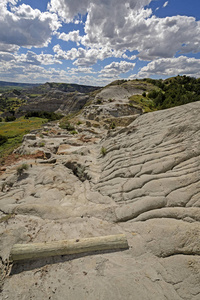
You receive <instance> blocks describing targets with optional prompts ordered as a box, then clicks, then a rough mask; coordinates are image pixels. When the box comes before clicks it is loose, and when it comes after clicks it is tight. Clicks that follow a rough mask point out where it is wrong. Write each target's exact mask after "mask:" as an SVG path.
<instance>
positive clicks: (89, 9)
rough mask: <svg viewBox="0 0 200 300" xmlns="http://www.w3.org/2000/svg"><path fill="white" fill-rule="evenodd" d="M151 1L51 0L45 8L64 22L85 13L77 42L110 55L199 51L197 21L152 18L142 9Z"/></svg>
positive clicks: (147, 55)
mask: <svg viewBox="0 0 200 300" xmlns="http://www.w3.org/2000/svg"><path fill="white" fill-rule="evenodd" d="M152 1H153V0H141V1H138V0H126V1H125V2H124V1H121V0H106V1H95V0H82V1H79V0H73V1H69V0H51V2H50V3H51V5H50V6H49V7H50V10H51V11H56V12H58V14H59V15H61V16H62V17H63V18H64V19H65V20H66V22H69V21H73V19H74V18H76V16H77V15H78V14H79V13H80V14H86V13H87V18H86V22H85V27H84V30H85V33H86V34H85V35H84V36H83V37H82V39H80V40H78V41H79V42H81V43H82V44H83V45H85V47H89V48H91V49H92V48H95V49H103V48H104V47H106V49H107V50H108V49H109V50H110V53H112V51H121V53H123V52H125V51H126V50H129V51H134V50H137V51H138V52H139V55H138V56H139V57H140V58H141V59H143V60H152V59H157V58H162V57H164V58H166V57H173V56H174V55H175V54H176V53H177V52H178V51H180V53H189V52H198V51H200V21H196V20H195V18H193V17H187V16H179V15H177V16H172V17H166V18H158V17H156V16H153V15H152V10H151V9H149V8H146V7H145V5H148V4H149V3H150V2H152ZM168 2H169V1H166V2H165V4H164V6H167V4H168ZM144 7H145V8H144ZM68 38H69V36H67V39H68ZM73 39H74V40H77V39H79V37H78V36H76V38H75V37H74V38H73ZM77 63H79V62H77ZM80 63H81V64H82V63H83V61H82V60H81V61H80Z"/></svg>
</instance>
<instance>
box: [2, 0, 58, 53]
mask: <svg viewBox="0 0 200 300" xmlns="http://www.w3.org/2000/svg"><path fill="white" fill-rule="evenodd" d="M8 2H11V3H12V4H13V6H11V11H9V10H8V9H7V3H8ZM16 2H17V1H7V0H5V1H3V2H1V3H0V28H1V30H0V44H4V45H8V48H10V45H13V46H15V47H16V46H18V47H19V46H23V47H43V46H47V45H48V43H49V42H50V39H51V35H52V32H53V31H54V30H57V29H58V28H59V27H60V23H59V22H58V17H57V16H56V14H51V13H49V12H44V13H42V12H41V11H40V10H38V9H32V8H31V7H30V6H29V5H26V4H22V5H20V6H18V7H16V6H14V4H16ZM38 33H39V34H38Z"/></svg>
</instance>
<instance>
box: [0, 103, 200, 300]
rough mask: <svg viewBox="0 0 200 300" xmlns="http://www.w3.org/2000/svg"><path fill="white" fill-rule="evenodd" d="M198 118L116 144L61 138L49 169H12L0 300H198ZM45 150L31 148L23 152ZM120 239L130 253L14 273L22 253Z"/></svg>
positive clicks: (1, 195) (0, 239) (3, 203)
mask: <svg viewBox="0 0 200 300" xmlns="http://www.w3.org/2000/svg"><path fill="white" fill-rule="evenodd" d="M199 114H200V102H196V103H191V104H187V105H185V106H180V107H176V108H172V109H168V110H164V111H157V112H153V113H148V114H144V115H141V116H139V117H138V118H137V119H136V120H135V121H134V122H133V123H131V124H130V125H129V126H128V127H125V128H120V129H119V128H118V129H117V130H112V131H109V132H108V133H107V134H106V131H105V129H101V128H98V129H97V128H95V130H90V131H88V129H87V128H84V126H83V127H82V129H81V130H80V132H79V133H78V134H77V135H76V137H73V138H72V137H70V136H68V135H66V136H64V135H63V132H60V133H59V135H58V132H57V133H56V134H55V136H53V135H51V136H50V135H49V136H48V135H47V136H45V139H44V141H45V147H44V152H45V153H46V155H47V156H48V158H47V159H46V160H43V161H42V160H41V159H40V160H34V161H28V162H27V163H28V164H29V165H30V167H29V169H28V170H26V171H24V172H23V173H22V174H21V175H19V174H17V173H16V169H17V166H19V164H18V165H15V166H12V167H10V168H8V169H7V170H6V172H5V173H4V174H3V175H2V176H1V178H0V180H1V192H0V211H1V215H2V216H0V218H1V220H4V221H2V222H1V223H0V230H1V235H0V256H1V261H2V263H1V264H2V271H1V277H2V279H3V281H2V282H3V284H2V286H1V294H0V296H1V299H20V300H21V299H55V300H58V299H59V300H61V299H69V300H75V299H77V300H80V299H87V300H88V299H89V300H90V299H91V300H94V299H99V300H100V299H102V300H105V299H111V300H112V299H113V300H121V299H125V300H132V299H134V300H152V299H154V300H164V299H168V300H171V299H173V300H181V299H184V300H198V299H199V297H200V273H199V270H200V257H199V255H200V223H199V222H200V197H199V196H200V184H199V175H200V163H199V162H200V122H199ZM57 130H58V129H57ZM94 141H95V142H94ZM39 144H40V143H39V136H37V137H35V139H28V138H25V139H24V144H23V145H22V147H21V149H20V150H19V151H22V150H23V151H25V150H24V149H29V150H30V151H32V150H31V149H33V148H34V147H37V145H39ZM61 148H62V151H61ZM52 149H53V151H52ZM56 149H57V150H58V149H60V150H59V151H57V150H56ZM102 149H104V150H102ZM40 150H41V149H40ZM64 150H65V151H64ZM56 151H57V152H56ZM42 162H43V163H42ZM44 162H45V163H44ZM3 218H4V219H3ZM119 233H124V234H125V235H126V237H127V239H128V243H129V249H128V250H125V251H116V252H107V253H106V252H105V253H101V252H99V253H96V254H93V255H91V254H90V253H88V255H74V256H73V255H72V256H58V257H53V258H47V259H43V260H37V261H31V262H22V263H19V264H16V265H13V267H12V270H11V269H10V266H9V265H8V264H6V259H8V257H9V253H10V250H11V248H12V246H13V245H14V244H15V243H31V242H45V241H46V242H50V241H55V240H65V239H71V238H75V239H79V238H84V237H93V236H102V235H112V234H119ZM9 270H10V272H11V273H10V276H9V277H8V276H7V277H6V274H7V275H8V273H9Z"/></svg>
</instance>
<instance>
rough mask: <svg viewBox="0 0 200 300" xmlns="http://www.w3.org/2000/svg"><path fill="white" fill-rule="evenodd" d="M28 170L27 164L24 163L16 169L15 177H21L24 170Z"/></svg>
mask: <svg viewBox="0 0 200 300" xmlns="http://www.w3.org/2000/svg"><path fill="white" fill-rule="evenodd" d="M28 168H29V166H28V164H25V163H24V164H22V165H21V166H19V167H18V168H17V175H18V176H21V175H22V174H23V173H24V170H28Z"/></svg>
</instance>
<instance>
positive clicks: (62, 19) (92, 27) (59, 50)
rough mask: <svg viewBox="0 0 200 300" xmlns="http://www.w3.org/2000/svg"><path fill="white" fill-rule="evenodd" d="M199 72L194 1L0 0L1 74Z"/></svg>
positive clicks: (71, 77) (66, 77)
mask: <svg viewBox="0 0 200 300" xmlns="http://www.w3.org/2000/svg"><path fill="white" fill-rule="evenodd" d="M176 75H187V76H192V77H200V3H199V0H190V1H187V0H168V1H166V0H124V1H123V0H24V1H23V0H0V80H2V81H12V82H24V83H45V82H67V83H77V84H86V85H95V86H104V85H106V84H108V83H110V82H112V81H114V80H117V79H135V78H138V79H139V78H147V77H150V78H155V79H159V78H162V79H165V78H168V77H172V76H176Z"/></svg>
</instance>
